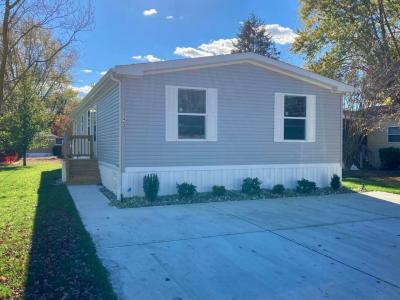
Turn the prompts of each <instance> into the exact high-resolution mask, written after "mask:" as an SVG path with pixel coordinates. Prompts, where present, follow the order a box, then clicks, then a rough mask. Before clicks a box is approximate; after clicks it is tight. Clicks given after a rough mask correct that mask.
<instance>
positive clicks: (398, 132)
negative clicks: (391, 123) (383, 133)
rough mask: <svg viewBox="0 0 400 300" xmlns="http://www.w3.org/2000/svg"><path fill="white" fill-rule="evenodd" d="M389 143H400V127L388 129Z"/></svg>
mask: <svg viewBox="0 0 400 300" xmlns="http://www.w3.org/2000/svg"><path fill="white" fill-rule="evenodd" d="M388 141H389V143H399V142H400V127H389V128H388Z"/></svg>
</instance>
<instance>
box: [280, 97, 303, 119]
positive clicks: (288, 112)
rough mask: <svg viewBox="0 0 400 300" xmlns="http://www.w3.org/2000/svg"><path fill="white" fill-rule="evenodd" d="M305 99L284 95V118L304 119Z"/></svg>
mask: <svg viewBox="0 0 400 300" xmlns="http://www.w3.org/2000/svg"><path fill="white" fill-rule="evenodd" d="M306 103H307V97H305V96H290V95H285V117H305V116H306Z"/></svg>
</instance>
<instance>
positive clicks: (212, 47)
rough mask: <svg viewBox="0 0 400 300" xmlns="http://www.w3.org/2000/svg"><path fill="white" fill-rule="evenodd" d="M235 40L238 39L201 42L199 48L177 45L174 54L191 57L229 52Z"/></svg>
mask: <svg viewBox="0 0 400 300" xmlns="http://www.w3.org/2000/svg"><path fill="white" fill-rule="evenodd" d="M235 41H236V39H219V40H215V41H210V42H209V43H204V44H201V45H200V46H198V47H197V48H193V47H176V48H175V51H174V54H176V55H180V56H183V57H190V58H194V57H201V56H212V55H222V54H229V53H231V51H232V49H233V43H234V42H235Z"/></svg>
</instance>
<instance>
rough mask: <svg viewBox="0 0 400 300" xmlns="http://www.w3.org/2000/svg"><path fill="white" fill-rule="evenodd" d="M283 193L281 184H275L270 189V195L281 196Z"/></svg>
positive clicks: (283, 189)
mask: <svg viewBox="0 0 400 300" xmlns="http://www.w3.org/2000/svg"><path fill="white" fill-rule="evenodd" d="M284 192H285V186H284V185H283V184H276V185H274V187H273V188H272V193H273V194H279V195H282V194H283V193H284Z"/></svg>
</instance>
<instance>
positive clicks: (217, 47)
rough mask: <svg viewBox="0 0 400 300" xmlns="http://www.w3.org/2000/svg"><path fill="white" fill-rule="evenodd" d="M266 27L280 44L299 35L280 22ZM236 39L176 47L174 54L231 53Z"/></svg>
mask: <svg viewBox="0 0 400 300" xmlns="http://www.w3.org/2000/svg"><path fill="white" fill-rule="evenodd" d="M264 28H265V30H266V31H267V32H268V33H269V34H270V35H271V37H272V40H273V41H274V42H275V43H277V44H279V45H286V44H291V43H293V41H294V39H295V38H296V37H297V34H296V33H295V32H294V31H293V29H291V28H289V27H283V26H281V25H279V24H266V25H265V26H264ZM235 41H236V38H232V39H219V40H215V41H210V42H209V43H204V44H201V45H200V46H198V47H196V48H193V47H176V48H175V51H174V54H176V55H179V56H183V57H190V58H194V57H202V56H212V55H222V54H230V53H231V52H232V49H233V43H234V42H235Z"/></svg>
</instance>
